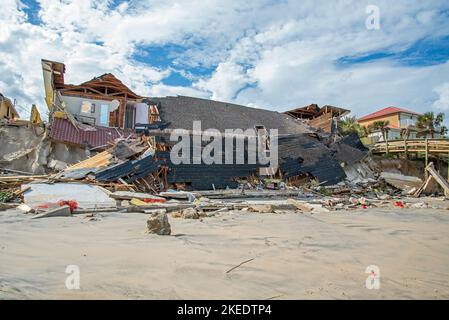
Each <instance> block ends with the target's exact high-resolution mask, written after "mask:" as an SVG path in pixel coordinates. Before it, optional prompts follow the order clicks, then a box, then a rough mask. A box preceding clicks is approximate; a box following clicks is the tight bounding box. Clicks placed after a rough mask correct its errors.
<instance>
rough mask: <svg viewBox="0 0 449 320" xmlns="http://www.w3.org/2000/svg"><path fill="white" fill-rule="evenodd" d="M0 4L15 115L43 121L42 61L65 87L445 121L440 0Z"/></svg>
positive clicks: (1, 51)
mask: <svg viewBox="0 0 449 320" xmlns="http://www.w3.org/2000/svg"><path fill="white" fill-rule="evenodd" d="M373 6H374V7H375V10H374V11H373V9H372V8H373ZM1 7H2V14H1V16H0V92H1V93H3V94H4V95H5V96H7V97H9V98H11V99H16V101H17V105H18V111H19V113H20V114H21V116H22V117H28V116H29V111H30V109H31V104H32V103H36V104H37V105H38V108H39V110H41V112H43V113H44V114H45V113H46V110H47V108H46V106H45V102H44V87H43V79H42V70H41V63H40V60H41V59H42V58H44V59H49V60H54V61H58V62H63V63H65V65H66V74H65V81H66V83H72V84H78V83H81V82H84V81H87V80H90V79H92V78H93V77H95V76H99V75H101V74H103V73H107V72H111V73H113V74H114V75H116V76H117V77H118V78H119V79H121V80H122V81H123V82H124V83H125V84H126V85H128V86H129V87H130V88H131V89H132V90H134V91H135V92H136V93H138V94H140V95H143V96H167V95H187V96H194V97H201V98H209V99H214V100H219V101H226V102H233V103H238V104H242V105H246V106H251V107H257V108H264V109H269V110H274V111H280V112H282V111H286V110H289V109H293V108H296V107H302V106H305V105H309V104H311V103H317V104H318V105H326V104H327V105H334V106H338V107H342V108H347V109H350V110H351V111H352V113H351V114H352V115H355V116H358V117H359V116H363V115H365V114H368V113H371V112H374V111H376V110H378V109H380V108H384V107H388V106H397V107H401V108H407V109H412V110H415V111H417V112H426V111H434V112H444V113H445V114H446V123H447V120H449V119H448V118H449V2H448V1H447V0H441V1H438V0H434V1H432V0H428V1H405V0H404V1H401V0H397V1H388V0H387V1H374V0H371V1H363V0H362V1H360V0H354V1H352V0H340V1H338V0H336V1H328V0H326V1H319V0H315V1H307V0H303V1H299V0H296V1H288V0H281V1H273V0H257V1H256V0H245V1H241V0H239V1H236V0H220V1H218V0H217V1H216V0H190V1H181V0H177V1H174V0H165V1H160V0H157V1H155V0H142V1H117V0H115V1H114V0H76V1H71V0H30V1H18V0H1ZM373 17H374V18H373ZM376 18H378V19H377V20H373V19H376ZM373 21H374V22H376V23H375V24H373V23H374V22H373ZM373 26H375V27H373Z"/></svg>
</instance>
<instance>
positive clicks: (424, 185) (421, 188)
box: [413, 176, 433, 197]
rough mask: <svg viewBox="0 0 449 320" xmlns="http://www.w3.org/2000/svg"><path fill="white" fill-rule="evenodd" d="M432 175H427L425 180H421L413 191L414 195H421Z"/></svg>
mask: <svg viewBox="0 0 449 320" xmlns="http://www.w3.org/2000/svg"><path fill="white" fill-rule="evenodd" d="M432 179H433V177H432V176H428V177H427V179H426V181H424V182H423V184H422V185H421V186H420V187H419V188H418V189H417V190H416V191H415V193H414V194H413V196H414V197H419V196H420V195H421V193H422V192H423V191H424V190H426V189H427V187H428V185H429V183H430V181H432Z"/></svg>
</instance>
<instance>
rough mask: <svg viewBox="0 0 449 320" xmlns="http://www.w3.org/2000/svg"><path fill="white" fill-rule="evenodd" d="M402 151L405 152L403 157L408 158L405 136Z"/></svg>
mask: <svg viewBox="0 0 449 320" xmlns="http://www.w3.org/2000/svg"><path fill="white" fill-rule="evenodd" d="M404 152H405V159H408V153H407V138H405V139H404Z"/></svg>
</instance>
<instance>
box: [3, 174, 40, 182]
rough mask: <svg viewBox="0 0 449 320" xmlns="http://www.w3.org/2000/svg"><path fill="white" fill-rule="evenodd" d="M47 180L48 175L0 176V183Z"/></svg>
mask: <svg viewBox="0 0 449 320" xmlns="http://www.w3.org/2000/svg"><path fill="white" fill-rule="evenodd" d="M45 178H48V175H34V176H23V175H22V176H10V175H4V176H0V181H7V182H10V181H24V180H35V179H45Z"/></svg>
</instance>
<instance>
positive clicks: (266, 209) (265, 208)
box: [249, 204, 273, 213]
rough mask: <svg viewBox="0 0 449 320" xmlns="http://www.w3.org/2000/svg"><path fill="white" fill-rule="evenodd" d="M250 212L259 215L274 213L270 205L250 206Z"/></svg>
mask: <svg viewBox="0 0 449 320" xmlns="http://www.w3.org/2000/svg"><path fill="white" fill-rule="evenodd" d="M249 211H252V212H258V213H273V207H272V206H271V205H269V204H252V205H250V206H249Z"/></svg>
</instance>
